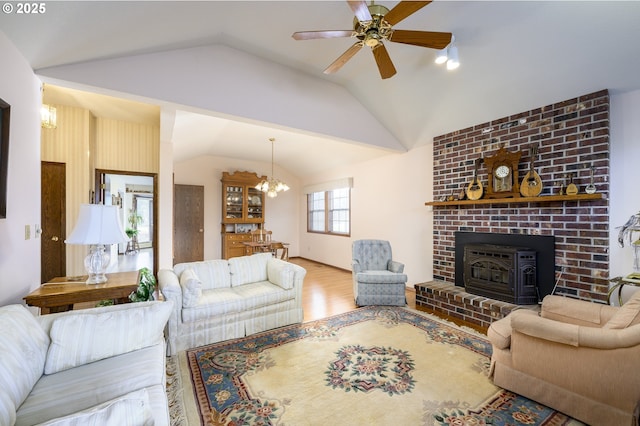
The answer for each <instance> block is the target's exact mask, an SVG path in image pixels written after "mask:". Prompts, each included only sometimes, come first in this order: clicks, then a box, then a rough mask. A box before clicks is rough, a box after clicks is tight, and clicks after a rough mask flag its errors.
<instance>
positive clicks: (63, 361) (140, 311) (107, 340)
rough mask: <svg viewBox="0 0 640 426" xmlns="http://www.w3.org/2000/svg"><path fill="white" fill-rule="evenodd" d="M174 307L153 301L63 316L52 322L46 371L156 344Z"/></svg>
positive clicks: (160, 340) (72, 312)
mask: <svg viewBox="0 0 640 426" xmlns="http://www.w3.org/2000/svg"><path fill="white" fill-rule="evenodd" d="M121 306H127V309H121V308H120V307H121ZM116 308H117V309H116ZM172 310H173V302H171V301H166V302H160V301H154V302H139V303H130V304H127V305H115V306H108V307H103V308H93V309H86V310H80V311H71V312H69V313H68V314H67V315H61V316H60V317H59V318H57V319H56V320H54V321H53V324H52V325H51V331H50V332H49V335H50V337H51V345H50V346H49V352H48V354H47V360H46V363H45V367H44V372H45V374H53V373H57V372H58V371H62V370H67V369H69V368H73V367H76V366H78V365H84V364H87V363H90V362H93V361H98V360H101V359H105V358H110V357H112V356H116V355H120V354H124V353H128V352H132V351H135V350H138V349H142V348H146V347H148V346H153V345H156V344H158V343H160V342H162V341H163V339H164V327H165V325H166V324H167V321H168V320H169V316H170V315H171V312H172Z"/></svg>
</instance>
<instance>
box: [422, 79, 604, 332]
mask: <svg viewBox="0 0 640 426" xmlns="http://www.w3.org/2000/svg"><path fill="white" fill-rule="evenodd" d="M532 143H538V144H539V155H538V158H537V160H536V162H535V169H536V171H537V172H538V173H539V175H540V177H541V179H542V182H543V185H544V189H543V192H542V194H541V196H540V199H539V200H540V201H535V202H527V203H517V202H513V203H500V202H495V203H493V202H492V203H489V204H481V203H478V204H461V205H456V204H454V205H445V206H433V207H432V208H433V240H434V252H433V274H434V281H433V282H432V283H420V284H416V286H415V287H416V306H417V307H419V308H421V307H422V308H427V309H429V310H433V311H437V312H443V313H445V314H447V315H450V316H452V317H457V318H460V319H463V320H466V321H469V322H473V323H477V324H480V325H482V326H488V325H489V324H490V323H491V321H493V320H494V319H497V318H501V317H502V316H504V315H506V313H508V312H510V310H511V309H513V307H514V306H515V305H513V304H510V303H506V302H500V301H495V300H492V299H490V298H486V297H485V298H482V297H480V296H474V295H469V294H467V293H465V292H464V289H463V288H462V289H461V288H459V286H458V287H456V286H455V282H456V273H457V272H456V267H457V266H456V255H455V233H456V232H458V231H463V232H470V233H495V234H522V235H542V236H553V237H554V239H555V259H554V261H555V262H554V263H555V264H554V281H556V283H557V287H556V288H555V293H554V294H566V295H569V296H572V297H576V298H579V299H585V300H592V301H597V302H604V301H605V300H606V296H607V291H608V284H609V281H608V277H609V254H608V247H609V207H608V206H609V204H608V196H609V180H608V176H609V94H608V91H607V90H602V91H599V92H595V93H591V94H587V95H584V96H580V97H577V98H573V99H568V100H566V101H563V102H558V103H555V104H551V105H547V106H543V107H540V108H536V109H533V110H531V111H525V112H521V113H518V114H514V115H510V116H507V117H502V118H499V119H496V120H493V121H490V122H488V123H482V124H478V125H476V126H472V127H469V128H466V129H461V130H457V131H454V132H451V133H448V134H445V135H442V136H438V137H436V138H434V143H433V157H434V172H433V200H436V201H439V200H444V199H447V198H448V197H451V196H455V195H457V194H459V193H460V191H461V190H463V189H464V188H466V187H467V185H468V184H469V183H470V182H471V180H472V179H473V173H474V164H475V161H476V159H477V158H483V157H485V156H491V155H493V154H494V153H495V152H496V151H497V150H498V149H499V148H500V147H502V146H504V147H505V148H506V149H507V150H508V151H518V150H522V152H523V155H522V159H521V161H520V165H519V174H520V177H521V178H522V176H524V174H525V173H526V172H527V170H528V162H529V152H528V147H529V146H530V145H531V144H532ZM592 173H593V179H594V184H595V186H596V189H597V192H598V193H600V194H602V195H603V198H602V199H600V200H572V201H546V200H545V199H544V198H543V197H544V196H545V195H555V194H558V192H559V190H560V185H561V183H564V184H565V185H566V184H567V183H568V180H567V179H566V176H567V175H568V174H573V183H574V184H576V185H577V186H578V189H579V191H580V193H582V194H583V193H584V190H585V187H586V185H587V184H589V183H590V181H591V174H592ZM478 177H479V179H480V181H481V182H482V183H483V185H485V187H486V181H487V170H486V167H485V166H484V165H481V166H480V168H479V170H478ZM516 200H517V199H516ZM458 267H459V266H458Z"/></svg>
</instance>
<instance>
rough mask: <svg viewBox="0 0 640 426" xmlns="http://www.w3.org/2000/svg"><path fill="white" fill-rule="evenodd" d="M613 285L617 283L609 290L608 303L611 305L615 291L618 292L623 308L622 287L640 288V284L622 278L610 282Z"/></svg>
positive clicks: (619, 301)
mask: <svg viewBox="0 0 640 426" xmlns="http://www.w3.org/2000/svg"><path fill="white" fill-rule="evenodd" d="M609 281H610V282H612V283H616V284H615V285H614V286H613V287H611V289H609V293H607V303H608V304H609V303H610V301H611V295H612V294H613V292H614V291H616V290H618V303H619V304H620V306H622V287H624V286H625V285H632V286H635V287H640V283H635V282H633V281H626V280H624V279H623V278H622V277H615V278H611V279H610V280H609Z"/></svg>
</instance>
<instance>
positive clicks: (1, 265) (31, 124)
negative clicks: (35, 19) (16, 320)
mask: <svg viewBox="0 0 640 426" xmlns="http://www.w3.org/2000/svg"><path fill="white" fill-rule="evenodd" d="M0 58H2V71H1V74H0V77H1V78H0V98H2V99H3V100H4V101H5V102H7V103H8V104H10V105H11V125H10V135H9V173H8V179H7V181H8V182H7V218H6V219H0V306H2V305H6V304H9V303H22V302H23V300H22V298H23V297H24V296H26V295H27V294H28V293H29V292H31V291H32V290H33V289H34V288H36V287H38V286H39V285H40V238H39V236H37V235H36V233H35V227H36V226H38V227H39V226H40V123H39V115H40V114H39V111H40V103H41V102H40V81H39V80H38V79H37V78H36V77H35V75H34V74H33V72H32V70H31V68H30V67H29V65H28V64H27V62H26V60H25V59H24V58H23V57H22V55H21V54H20V53H19V52H18V51H17V50H16V49H15V47H14V46H13V45H12V44H11V42H9V40H8V39H7V38H6V36H5V35H4V33H2V32H0ZM27 225H28V226H29V227H30V229H31V238H30V239H28V240H26V239H25V226H27Z"/></svg>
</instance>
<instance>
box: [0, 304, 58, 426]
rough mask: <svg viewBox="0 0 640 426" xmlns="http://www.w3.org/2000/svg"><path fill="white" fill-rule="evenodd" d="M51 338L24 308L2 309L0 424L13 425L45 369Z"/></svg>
mask: <svg viewBox="0 0 640 426" xmlns="http://www.w3.org/2000/svg"><path fill="white" fill-rule="evenodd" d="M48 346H49V337H48V336H47V334H46V333H45V332H44V330H43V329H42V328H41V327H40V325H39V324H38V321H36V319H35V317H34V316H33V315H32V314H31V312H29V310H28V309H27V308H26V307H24V306H22V305H8V306H3V307H1V308H0V424H2V425H5V424H9V425H10V424H13V421H12V419H13V418H14V417H15V412H16V410H17V408H18V407H19V406H20V404H22V402H23V401H24V400H25V398H26V397H27V395H29V392H31V388H33V386H34V385H35V384H36V382H37V381H38V379H40V376H42V371H43V369H44V364H45V359H46V356H47V348H48Z"/></svg>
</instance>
